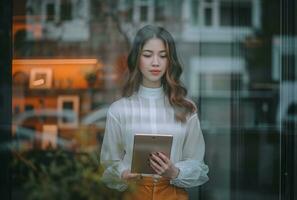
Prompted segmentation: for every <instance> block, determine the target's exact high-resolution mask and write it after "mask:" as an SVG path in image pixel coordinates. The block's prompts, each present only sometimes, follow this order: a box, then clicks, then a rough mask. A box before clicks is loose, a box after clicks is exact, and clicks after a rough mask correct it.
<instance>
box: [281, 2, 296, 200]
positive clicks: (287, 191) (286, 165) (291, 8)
mask: <svg viewBox="0 0 297 200" xmlns="http://www.w3.org/2000/svg"><path fill="white" fill-rule="evenodd" d="M280 9H281V27H280V29H281V36H282V41H284V43H285V45H283V46H282V48H284V49H286V48H288V47H287V46H286V45H287V44H288V42H290V41H289V38H288V37H290V36H293V37H297V31H296V30H297V24H296V23H297V15H296V9H297V3H296V1H295V0H282V1H281V8H280ZM296 48H297V47H296V44H295V45H294V50H295V51H297V49H296ZM290 64H291V63H290V61H289V60H285V61H284V62H282V66H281V67H282V69H289V67H293V66H284V65H290ZM281 71H282V70H281ZM284 72H285V73H284V74H282V75H281V77H282V79H281V81H280V85H282V84H283V83H284V82H286V80H288V78H289V77H288V76H290V74H289V72H288V71H284ZM296 72H297V71H296V68H295V70H293V73H295V74H296ZM293 82H294V83H295V84H296V82H297V80H293ZM295 87H296V86H295ZM280 89H281V90H290V89H288V88H284V87H280ZM287 92H288V94H290V95H297V94H294V91H287ZM286 112H287V111H286ZM294 112H295V113H296V110H295V111H294ZM296 126H297V121H296V120H292V121H291V120H285V119H281V137H280V139H281V149H280V150H281V174H280V179H281V185H280V199H282V200H287V199H288V200H291V199H292V200H293V199H296V198H297V193H296V191H297V184H296V181H297V169H296V168H297V161H296V160H297V136H296V131H297V127H296Z"/></svg>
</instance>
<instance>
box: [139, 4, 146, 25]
mask: <svg viewBox="0 0 297 200" xmlns="http://www.w3.org/2000/svg"><path fill="white" fill-rule="evenodd" d="M140 21H142V22H146V21H148V6H140Z"/></svg>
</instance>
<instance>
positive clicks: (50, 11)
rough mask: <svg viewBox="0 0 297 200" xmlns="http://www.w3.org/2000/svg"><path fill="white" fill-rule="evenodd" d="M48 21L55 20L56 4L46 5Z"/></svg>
mask: <svg viewBox="0 0 297 200" xmlns="http://www.w3.org/2000/svg"><path fill="white" fill-rule="evenodd" d="M46 20H47V21H54V20H55V4H53V3H50V4H47V5H46Z"/></svg>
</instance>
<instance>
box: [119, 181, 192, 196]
mask: <svg viewBox="0 0 297 200" xmlns="http://www.w3.org/2000/svg"><path fill="white" fill-rule="evenodd" d="M123 199H124V200H188V199H189V196H188V193H187V192H186V191H185V189H184V188H179V187H176V186H174V185H171V184H170V181H169V179H166V178H163V177H162V178H154V177H149V176H142V177H141V178H139V179H138V180H136V181H133V183H132V186H131V191H127V192H124V195H123Z"/></svg>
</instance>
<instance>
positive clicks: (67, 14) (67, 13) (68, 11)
mask: <svg viewBox="0 0 297 200" xmlns="http://www.w3.org/2000/svg"><path fill="white" fill-rule="evenodd" d="M72 9H73V8H72V1H71V0H63V1H62V2H61V8H60V17H61V20H62V21H69V20H72Z"/></svg>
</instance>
